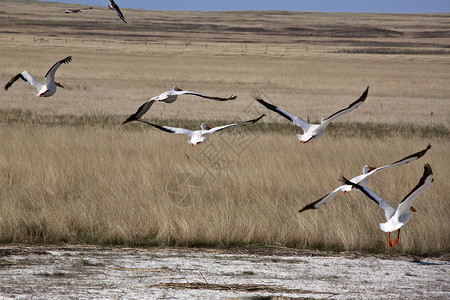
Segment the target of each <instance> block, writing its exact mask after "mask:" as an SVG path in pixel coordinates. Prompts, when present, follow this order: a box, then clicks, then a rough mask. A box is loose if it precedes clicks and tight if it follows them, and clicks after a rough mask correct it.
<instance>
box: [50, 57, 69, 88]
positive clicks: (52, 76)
mask: <svg viewBox="0 0 450 300" xmlns="http://www.w3.org/2000/svg"><path fill="white" fill-rule="evenodd" d="M71 61H72V56H67V57H66V58H64V59H61V60H60V61H58V62H56V63H55V64H54V65H53V66H52V67H51V68H50V70H48V72H47V74H45V77H44V83H45V85H47V86H48V85H49V84H50V83H52V82H54V81H55V73H56V70H58V68H59V66H61V65H62V64H68V63H70V62H71Z"/></svg>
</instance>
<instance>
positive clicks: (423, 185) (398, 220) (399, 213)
mask: <svg viewBox="0 0 450 300" xmlns="http://www.w3.org/2000/svg"><path fill="white" fill-rule="evenodd" d="M433 181H434V176H433V171H432V170H431V166H430V165H429V164H425V166H424V171H423V175H422V177H421V178H420V180H419V183H418V184H417V185H416V186H415V187H414V188H413V189H412V190H411V191H410V192H409V193H408V195H406V196H405V197H404V198H403V200H402V201H401V202H400V204H399V205H398V207H397V209H395V208H393V207H392V206H391V205H390V204H389V203H388V202H387V201H386V200H384V199H383V198H381V197H380V196H379V195H377V194H376V193H375V192H374V191H372V190H371V189H369V188H368V187H364V186H361V185H359V184H356V183H353V182H351V181H349V180H347V179H346V178H345V177H342V182H343V183H345V184H350V185H352V186H353V187H355V188H357V189H359V190H360V191H361V192H363V193H364V194H365V195H366V196H367V197H368V198H369V199H371V200H372V201H374V202H375V203H377V204H378V205H379V206H380V207H381V209H383V210H384V214H385V217H386V220H387V222H385V223H380V229H381V230H383V231H384V232H388V233H389V239H388V241H389V247H392V243H391V239H390V233H391V232H392V231H395V230H398V236H400V228H402V227H403V226H404V225H405V224H406V223H407V222H408V221H409V218H410V216H411V212H410V211H411V210H412V211H415V210H414V209H413V207H412V203H413V201H414V199H415V198H417V196H419V195H420V194H421V193H422V192H423V191H425V190H426V189H427V188H429V187H430V186H431V184H432V183H433ZM398 240H399V237H397V239H396V240H395V245H396V246H397V244H398Z"/></svg>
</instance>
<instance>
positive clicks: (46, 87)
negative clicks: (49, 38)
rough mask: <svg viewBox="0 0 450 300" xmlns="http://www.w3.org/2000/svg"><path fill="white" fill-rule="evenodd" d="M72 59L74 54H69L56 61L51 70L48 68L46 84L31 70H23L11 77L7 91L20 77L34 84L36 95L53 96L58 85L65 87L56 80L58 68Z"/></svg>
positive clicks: (6, 86)
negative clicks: (35, 76) (32, 73)
mask: <svg viewBox="0 0 450 300" xmlns="http://www.w3.org/2000/svg"><path fill="white" fill-rule="evenodd" d="M71 61H72V56H68V57H66V58H64V59H62V60H60V61H58V62H56V63H55V64H54V65H53V66H52V67H51V68H50V70H48V72H47V74H45V77H44V84H42V83H41V82H39V80H37V79H36V78H34V76H33V75H31V73H30V72H28V71H23V72H22V73H19V74H17V75H16V76H14V77H13V78H11V80H10V81H9V82H8V83H7V84H6V85H5V91H6V90H8V89H9V88H10V87H11V85H12V84H13V83H14V82H16V81H17V80H18V79H19V78H20V79H22V80H24V81H26V82H28V84H30V85H32V86H34V87H35V88H36V89H37V91H38V93H37V95H36V96H38V97H50V96H53V95H54V94H55V93H56V87H57V86H59V87H62V88H63V86H62V85H61V84H59V83H58V82H55V73H56V70H58V68H59V67H60V66H61V65H62V64H68V63H69V62H71Z"/></svg>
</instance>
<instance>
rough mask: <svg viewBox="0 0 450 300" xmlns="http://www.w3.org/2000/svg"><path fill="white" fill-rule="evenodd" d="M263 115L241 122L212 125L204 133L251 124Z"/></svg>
mask: <svg viewBox="0 0 450 300" xmlns="http://www.w3.org/2000/svg"><path fill="white" fill-rule="evenodd" d="M264 116H265V115H261V116H260V117H258V118H256V119H253V120H249V121H245V122H242V123H234V124H228V125H223V126H218V127H214V128H211V129H209V130H206V131H205V133H213V132H217V131H220V130H223V129H225V128H230V127H235V126H244V125H250V124H253V123H255V122H258V121H259V120H261V118H262V117H264Z"/></svg>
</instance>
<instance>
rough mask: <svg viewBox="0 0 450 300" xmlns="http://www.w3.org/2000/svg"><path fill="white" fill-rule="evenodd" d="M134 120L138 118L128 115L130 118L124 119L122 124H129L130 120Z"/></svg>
mask: <svg viewBox="0 0 450 300" xmlns="http://www.w3.org/2000/svg"><path fill="white" fill-rule="evenodd" d="M132 121H137V119H136V118H134V117H131V116H130V117H128V119H126V120H125V121H123V123H122V125H124V124H127V123H128V122H132Z"/></svg>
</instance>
